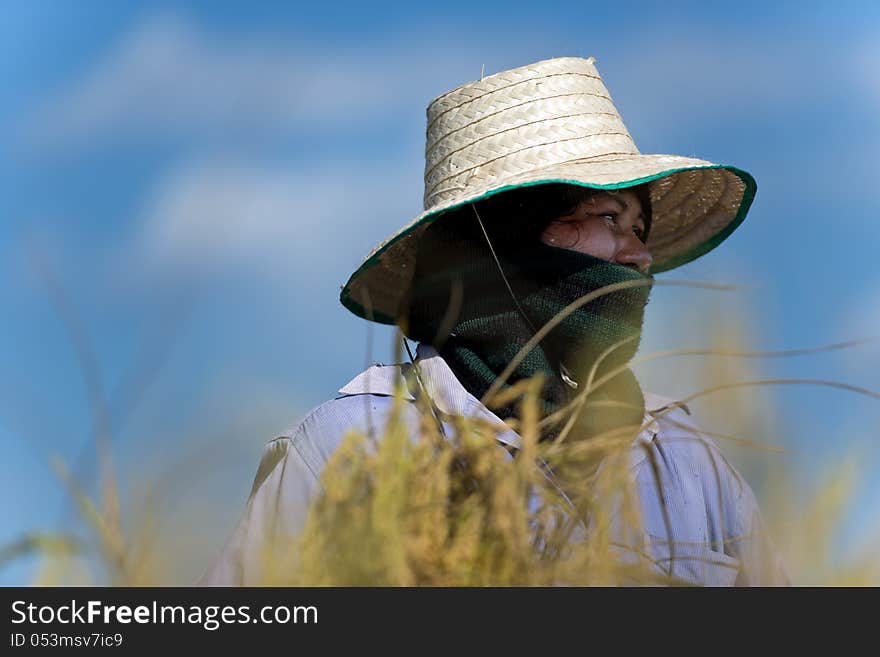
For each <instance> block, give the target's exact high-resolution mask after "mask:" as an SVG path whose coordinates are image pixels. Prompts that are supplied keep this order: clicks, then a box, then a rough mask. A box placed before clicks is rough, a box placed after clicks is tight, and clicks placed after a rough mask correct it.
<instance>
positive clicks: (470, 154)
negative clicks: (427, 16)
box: [424, 57, 639, 210]
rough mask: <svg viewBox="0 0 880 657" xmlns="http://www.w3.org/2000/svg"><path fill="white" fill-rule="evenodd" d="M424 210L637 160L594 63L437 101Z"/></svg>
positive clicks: (514, 72)
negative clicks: (573, 169) (562, 172)
mask: <svg viewBox="0 0 880 657" xmlns="http://www.w3.org/2000/svg"><path fill="white" fill-rule="evenodd" d="M427 119H428V126H427V133H426V144H425V197H424V204H425V209H426V210H428V209H431V208H433V207H436V206H438V205H443V204H444V202H446V201H448V200H449V199H450V198H453V197H457V196H461V195H462V194H463V193H464V194H466V193H467V192H468V191H469V190H478V189H482V188H486V187H489V186H492V185H493V184H495V183H498V182H500V181H502V180H503V179H505V178H507V177H510V176H511V175H514V176H516V175H522V174H526V173H527V172H529V171H532V170H534V169H538V168H542V167H547V166H553V165H560V164H564V163H568V162H574V161H585V160H590V159H592V158H600V157H604V156H614V155H633V154H638V153H639V151H638V148H637V147H636V145H635V143H634V141H633V139H632V137H631V136H630V134H629V131H628V130H627V129H626V126H625V125H624V123H623V120H622V119H621V118H620V114H619V113H618V112H617V109H616V108H615V107H614V103H613V101H612V100H611V95H610V94H609V93H608V89H607V88H606V87H605V84H604V83H603V82H602V78H601V77H600V76H599V72H598V71H597V70H596V67H595V65H594V60H593V58H592V57H591V58H589V59H582V58H579V57H561V58H556V59H548V60H544V61H541V62H537V63H535V64H531V65H529V66H523V67H520V68H515V69H511V70H508V71H503V72H501V73H496V74H494V75H490V76H487V77H484V78H482V79H480V80H476V81H474V82H470V83H467V84H465V85H462V86H460V87H457V88H456V89H453V90H452V91H450V92H448V93H445V94H443V95H442V96H439V97H437V98H435V99H434V100H433V101H432V102H431V104H430V105H429V106H428V110H427Z"/></svg>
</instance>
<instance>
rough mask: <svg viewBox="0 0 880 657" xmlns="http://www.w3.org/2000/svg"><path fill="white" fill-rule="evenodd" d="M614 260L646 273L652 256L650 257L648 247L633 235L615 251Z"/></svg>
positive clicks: (652, 260) (652, 259)
mask: <svg viewBox="0 0 880 657" xmlns="http://www.w3.org/2000/svg"><path fill="white" fill-rule="evenodd" d="M614 262H616V263H617V264H619V265H624V266H625V267H635V268H636V269H638V270H639V271H640V272H641V273H643V274H647V273H648V270H649V269H650V268H651V263H652V262H654V258H652V257H651V252H650V251H648V247H647V246H645V245H644V243H643V242H642V241H641V240H640V239H638V238H637V237H635V235H633V238H632V239H631V240H628V242H627V244H626V245H625V246H624V247H623V248H622V249H620V251H618V252H617V255H616V256H615V258H614Z"/></svg>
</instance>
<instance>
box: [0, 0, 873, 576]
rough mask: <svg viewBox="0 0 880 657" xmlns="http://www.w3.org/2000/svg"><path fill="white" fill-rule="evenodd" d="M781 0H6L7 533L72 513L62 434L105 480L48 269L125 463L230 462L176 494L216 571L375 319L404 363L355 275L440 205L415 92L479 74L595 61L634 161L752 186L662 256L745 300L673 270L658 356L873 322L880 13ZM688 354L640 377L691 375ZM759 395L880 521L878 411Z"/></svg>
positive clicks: (189, 570) (812, 463) (795, 362)
mask: <svg viewBox="0 0 880 657" xmlns="http://www.w3.org/2000/svg"><path fill="white" fill-rule="evenodd" d="M767 4H769V3H757V2H756V3H751V2H738V3H725V4H724V5H722V6H723V9H722V8H720V6H719V5H717V4H716V3H705V2H693V3H663V4H662V6H661V5H659V4H657V3H627V2H617V3H585V2H576V3H575V2H571V3H565V2H544V3H532V4H525V3H517V2H505V3H481V4H480V5H479V6H474V5H473V4H472V3H455V2H447V3H444V5H443V8H442V12H441V10H440V9H439V8H438V6H437V5H436V3H431V4H425V5H424V6H417V5H414V3H384V4H382V5H381V6H378V7H377V6H375V5H373V4H372V3H350V4H347V3H333V4H332V5H315V6H313V7H312V8H311V9H303V8H301V7H296V6H294V5H295V3H280V2H279V3H260V4H259V5H254V4H253V3H233V2H211V3H207V2H205V3H185V2H184V3H173V5H172V4H171V3H149V2H137V3H135V2H116V3H104V2H92V3H89V2H18V3H7V4H6V5H5V8H4V20H3V21H0V44H2V45H0V48H2V49H3V51H4V52H3V56H2V57H0V71H2V76H3V80H4V84H3V85H2V88H0V132H2V140H3V144H4V147H3V148H2V150H0V192H2V196H3V199H4V201H5V203H4V211H3V213H2V215H0V303H2V307H4V308H5V309H6V313H5V317H4V319H5V321H3V323H2V330H3V332H4V336H3V337H4V338H5V339H3V340H2V341H0V437H2V441H0V444H2V445H3V458H2V477H0V487H2V489H3V490H2V493H3V494H2V495H0V499H2V500H3V502H2V503H0V505H2V506H0V508H2V512H3V518H4V522H3V523H2V525H0V543H5V542H6V541H9V540H12V539H13V538H15V537H16V536H19V535H21V534H22V533H23V532H24V531H27V530H36V529H46V528H57V527H60V526H64V525H65V524H66V523H70V522H72V521H71V520H70V518H71V512H70V509H69V508H68V505H67V504H66V503H65V501H64V500H65V494H64V492H63V490H62V488H61V486H60V485H59V484H58V482H57V480H56V478H55V476H54V475H53V474H52V472H51V471H50V469H49V467H48V458H49V454H52V453H57V454H59V455H60V456H61V457H62V458H64V459H65V460H66V461H68V462H69V463H71V464H73V465H74V466H75V467H76V468H77V470H78V471H79V472H80V473H81V475H82V476H83V477H84V478H86V479H87V480H88V479H89V477H92V476H93V474H94V467H93V466H92V465H91V464H92V463H93V462H94V459H93V458H92V457H93V452H92V451H90V450H91V447H90V445H91V438H90V436H91V434H90V427H91V415H90V412H89V398H88V394H87V390H86V386H85V385H84V381H83V368H82V364H81V361H79V360H78V357H77V351H76V348H75V342H74V341H73V340H72V339H71V336H72V332H71V329H70V325H69V324H68V325H65V323H64V321H62V318H61V317H60V316H59V313H58V310H57V304H53V302H52V301H51V296H50V294H49V292H48V289H49V288H48V287H47V281H56V283H55V284H57V285H60V287H61V289H63V294H64V296H65V298H66V299H67V303H69V305H70V307H71V308H73V309H74V311H72V312H73V313H74V314H75V317H76V319H75V320H70V318H69V317H68V322H70V321H74V322H75V323H76V324H77V326H79V327H80V328H78V329H76V330H78V331H81V334H82V335H86V336H88V340H89V341H90V342H91V344H92V345H93V346H94V352H95V359H96V367H95V371H96V372H97V373H98V378H99V379H100V387H101V390H102V391H103V395H104V396H106V397H107V399H108V400H109V401H108V407H109V412H110V416H111V423H112V427H113V430H114V440H115V445H116V450H117V454H118V459H119V461H120V463H121V465H122V467H123V468H130V467H132V466H144V465H146V466H149V468H153V469H154V470H162V469H163V468H164V469H167V468H169V467H171V466H172V465H173V464H175V463H179V462H181V461H183V460H184V459H186V458H188V455H189V454H190V453H191V452H194V451H198V453H200V454H205V453H208V452H210V453H211V455H212V456H211V458H210V459H207V461H208V462H206V463H202V464H201V465H200V466H199V467H198V468H196V470H197V472H196V471H194V472H195V474H193V475H192V476H190V477H187V478H186V479H187V480H186V481H185V482H183V483H179V484H178V485H177V487H176V488H174V489H173V491H169V493H168V494H169V496H170V497H172V498H173V500H174V502H173V504H174V505H176V506H179V507H180V511H179V514H178V515H179V516H180V518H183V517H186V516H187V514H192V513H193V512H194V511H195V510H198V511H199V512H200V513H202V514H203V516H202V517H203V518H205V523H204V524H205V531H204V532H203V533H204V543H203V547H202V548H200V549H201V552H200V551H199V549H195V548H193V549H192V550H190V552H191V554H190V555H189V557H188V558H189V559H190V561H189V562H188V563H187V564H185V565H183V566H181V573H182V575H181V576H182V577H187V576H192V577H194V576H196V575H197V573H198V570H199V568H200V565H199V564H200V561H199V560H200V559H205V558H207V555H206V553H205V551H206V550H207V551H210V548H209V547H205V546H210V545H211V544H212V543H213V544H218V542H219V541H220V540H222V538H223V537H224V536H225V534H226V533H227V532H228V530H229V528H230V527H231V525H232V523H233V522H234V520H235V517H236V516H237V514H238V513H239V512H240V510H241V508H242V505H243V501H244V496H245V495H246V493H247V490H248V488H249V485H250V480H251V478H252V476H253V472H254V470H255V468H256V463H257V459H258V458H259V452H260V448H261V446H262V444H263V443H264V442H265V441H266V440H268V439H270V438H272V437H273V436H275V435H277V434H280V433H282V432H283V431H285V429H287V428H288V427H290V426H291V425H293V424H295V423H296V421H297V419H298V418H299V417H300V416H301V415H302V414H303V412H305V411H306V410H308V409H309V408H311V407H313V406H315V405H317V404H318V403H320V402H321V401H323V400H325V399H328V398H330V397H332V396H333V395H334V393H335V391H336V389H337V388H339V387H340V386H342V385H343V384H344V383H345V382H346V381H348V380H349V379H350V378H351V377H352V376H354V375H355V374H356V373H357V372H359V371H360V370H361V369H362V368H363V366H364V364H365V362H366V361H367V359H368V354H367V344H368V339H369V338H370V337H372V358H373V359H374V360H383V361H387V360H389V359H390V358H391V346H390V344H391V337H392V333H391V332H390V330H388V329H386V328H384V327H375V328H374V329H373V331H372V333H370V332H369V331H368V329H367V325H366V323H365V322H363V321H362V320H360V319H358V318H356V317H354V316H352V315H350V314H348V313H347V311H345V309H344V308H343V307H342V306H341V305H340V304H339V303H338V290H339V286H340V285H341V284H342V283H343V282H345V280H346V279H347V278H348V275H349V274H350V273H351V271H352V270H353V269H354V268H355V267H356V266H357V265H358V264H359V263H360V261H361V258H362V257H363V256H364V255H366V253H367V252H368V251H369V249H370V248H371V247H372V245H373V244H374V243H377V242H379V241H380V240H381V239H383V238H384V237H385V236H386V235H388V234H390V233H391V232H392V231H393V230H395V229H396V228H397V227H398V226H401V225H403V224H404V223H406V222H408V221H409V220H410V219H411V218H412V217H413V216H415V215H416V214H418V212H419V211H420V209H421V196H422V169H423V148H424V111H425V106H426V105H427V103H428V102H429V101H430V100H431V99H432V98H433V97H435V96H436V95H438V94H440V93H443V92H444V91H447V90H449V89H451V88H452V87H455V86H457V85H459V84H462V83H464V82H467V81H469V80H472V79H474V78H476V77H479V75H480V73H481V71H482V70H485V72H486V73H487V74H489V73H492V72H496V71H499V70H503V69H506V68H510V67H514V66H520V65H523V64H527V63H529V62H531V61H535V60H537V59H543V58H547V57H553V56H560V55H576V56H595V57H596V58H597V66H598V68H599V71H600V72H601V74H602V75H603V77H604V80H605V83H606V85H607V86H608V88H609V89H610V91H611V93H612V95H613V97H614V99H615V101H616V104H617V107H618V109H619V110H620V112H621V114H622V116H623V118H624V121H625V122H626V124H627V126H628V128H629V130H630V132H631V133H632V135H633V136H634V138H635V140H636V143H637V144H638V145H639V147H640V149H641V150H642V152H645V153H679V154H683V155H695V156H697V157H701V158H705V159H709V160H713V161H718V162H724V163H729V164H734V165H737V166H740V167H741V168H744V169H746V170H748V171H750V172H751V173H752V174H753V175H754V176H755V178H756V179H757V181H758V195H757V198H756V201H755V204H754V206H753V208H752V211H751V212H750V215H749V217H748V218H747V220H746V222H745V223H744V224H743V226H742V227H741V228H740V229H738V230H737V232H736V233H734V235H733V236H732V237H730V238H729V239H728V240H727V242H725V244H724V245H723V246H722V247H721V248H719V249H718V250H716V251H715V252H713V253H711V254H709V255H707V256H705V257H704V258H701V259H700V260H698V261H696V262H694V263H692V264H689V265H687V266H685V267H683V268H681V269H679V270H676V271H675V272H673V273H671V274H666V275H664V276H665V277H674V278H688V279H694V280H716V281H724V282H731V283H736V284H739V285H742V286H745V289H744V290H741V291H738V292H734V293H727V294H728V296H727V297H724V298H720V297H718V296H717V295H715V296H712V295H709V294H708V293H706V292H697V291H692V290H690V291H680V290H672V289H670V288H667V289H663V288H657V289H656V290H655V291H654V293H653V294H652V300H651V303H650V304H649V307H648V313H647V316H646V334H645V338H644V340H643V346H642V353H647V352H649V351H650V350H653V349H660V348H675V347H678V348H683V347H694V346H703V345H705V343H706V336H707V332H706V327H707V326H710V325H712V326H715V325H724V324H729V325H736V324H738V323H743V324H744V325H745V326H746V328H747V329H748V331H749V334H750V335H751V338H752V339H751V343H750V346H751V347H753V348H759V349H782V348H797V347H808V346H815V345H820V344H827V343H829V342H835V341H840V340H846V339H852V338H863V337H869V336H877V335H880V267H878V265H877V254H878V252H880V224H878V222H877V217H878V214H880V191H878V190H880V186H878V185H877V183H876V181H875V179H874V173H875V171H876V154H877V153H878V152H880V38H878V37H880V6H878V5H877V3H872V2H863V3H854V2H835V3H815V4H814V3H785V2H781V3H773V6H772V7H768V6H766V5H767ZM74 334H75V332H74ZM878 358H880V348H878V346H877V345H876V344H874V345H869V346H863V347H859V348H858V349H854V350H851V351H846V352H838V353H830V354H823V355H817V356H811V357H805V358H799V359H784V360H774V361H769V360H768V361H762V362H761V363H760V370H759V371H760V374H761V375H762V376H789V377H798V376H799V377H813V378H823V379H834V380H839V381H845V382H848V383H852V384H855V385H861V386H866V387H871V388H875V389H878V388H880V374H878V371H880V370H878V367H877V363H878V362H880V360H878ZM688 368H689V365H688V364H687V363H685V364H682V365H680V366H675V367H672V366H670V365H669V364H668V363H667V364H665V365H663V366H660V365H659V364H655V365H652V366H650V367H646V368H645V369H644V371H643V372H640V374H641V375H642V376H643V379H644V382H645V385H646V387H648V388H650V389H653V390H656V391H657V392H662V393H665V394H670V395H681V394H687V393H688V392H690V391H691V390H692V389H693V387H692V386H693V385H694V378H693V377H694V375H693V374H692V373H690V372H689V369H688ZM673 373H674V375H672V374H673ZM661 388H662V389H661ZM750 399H751V401H752V402H754V403H760V404H765V403H766V404H769V405H770V406H772V407H773V408H776V409H777V412H776V413H777V414H778V415H779V416H780V417H779V421H780V422H782V423H783V424H784V426H785V436H784V442H785V444H786V447H787V448H788V449H789V454H788V455H787V457H786V458H788V459H789V460H788V464H789V465H790V467H792V468H794V470H795V472H796V473H798V474H799V475H801V476H803V477H805V478H806V477H808V476H812V475H814V474H815V473H816V472H818V471H820V470H821V468H822V467H823V466H824V465H825V464H827V463H828V462H830V461H831V460H832V459H833V458H834V457H836V456H837V455H839V454H842V453H845V452H849V451H858V453H859V454H861V460H862V463H863V464H864V465H865V469H866V473H867V479H866V483H865V485H864V487H863V489H862V490H861V497H860V499H861V500H863V501H864V504H860V505H859V506H858V508H855V509H854V510H853V519H852V521H851V528H850V533H849V534H848V536H849V535H851V536H852V537H853V538H852V540H856V539H855V537H857V536H859V535H862V534H864V533H865V532H870V531H873V530H875V529H876V528H877V527H878V525H880V522H878V518H877V517H876V515H872V508H873V506H874V501H880V483H878V482H880V477H877V476H876V475H872V474H871V471H872V469H873V470H876V466H878V465H880V453H878V450H877V448H876V447H875V441H874V438H875V436H876V433H877V432H876V430H875V429H873V427H874V426H876V425H877V423H878V422H880V405H878V402H876V401H869V400H865V399H860V398H858V397H856V396H855V395H852V394H848V393H843V392H840V391H832V390H827V389H819V388H809V387H803V386H800V387H797V388H794V387H791V388H784V389H773V390H764V391H762V393H761V395H760V398H759V399H758V400H757V401H756V400H755V398H754V397H752V398H750ZM707 412H708V411H707ZM199 448H201V449H199ZM774 458H778V457H774ZM147 469H148V468H147ZM126 483H127V484H130V489H131V491H132V492H131V495H132V496H135V495H136V493H135V492H134V491H135V490H137V487H138V486H139V485H140V484H141V483H143V482H138V481H136V480H131V481H130V482H129V481H127V482H126ZM181 522H182V520H181ZM32 567H33V560H32V559H22V560H19V561H17V562H15V563H13V564H11V565H7V566H6V567H5V568H4V569H2V570H0V583H4V584H9V583H22V582H25V581H28V578H29V577H30V573H31V569H32Z"/></svg>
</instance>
